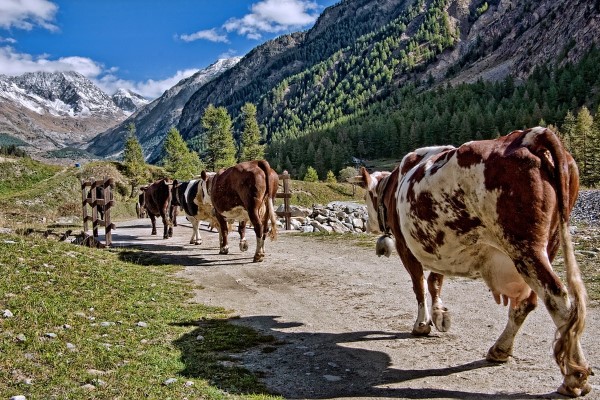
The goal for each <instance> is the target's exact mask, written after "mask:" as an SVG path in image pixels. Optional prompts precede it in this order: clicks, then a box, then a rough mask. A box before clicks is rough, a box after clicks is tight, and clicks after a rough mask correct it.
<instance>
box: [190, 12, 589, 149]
mask: <svg viewBox="0 0 600 400" xmlns="http://www.w3.org/2000/svg"><path fill="white" fill-rule="evenodd" d="M440 10H441V12H440ZM365 15H372V16H373V18H374V19H375V20H377V21H378V23H377V24H376V25H374V26H372V29H371V30H370V31H369V32H368V33H363V34H362V35H360V36H358V35H356V34H354V33H355V32H356V30H357V29H360V28H365V29H366V28H367V27H369V25H365V24H363V23H362V18H364V16H365ZM332 27H342V28H343V29H341V30H335V29H333V28H332ZM444 29H445V30H446V32H443V30H444ZM361 33H362V31H361ZM442 34H446V36H442ZM440 38H441V39H440ZM350 39H351V40H350ZM438 39H439V40H440V41H439V42H438V43H436V40H438ZM349 41H350V43H349ZM449 41H451V43H449ZM322 43H328V44H329V45H330V47H323V46H317V45H315V44H322ZM599 43H600V2H598V1H595V2H592V1H587V0H558V1H556V0H539V1H534V2H531V1H528V2H521V1H514V0H491V1H483V0H437V1H420V0H416V1H393V0H388V1H375V0H372V1H344V2H341V3H340V4H338V5H337V6H334V7H331V8H329V9H327V10H325V12H324V13H323V14H322V16H321V18H320V19H319V21H318V23H317V24H316V25H315V27H314V28H312V29H311V30H309V31H307V32H305V33H300V34H295V35H288V36H284V37H281V38H279V39H276V40H274V41H271V42H268V43H265V44H264V45H262V46H260V47H259V48H257V49H255V50H254V51H252V52H251V53H249V54H248V55H247V56H246V57H244V59H242V60H241V61H240V63H239V64H238V65H237V66H236V67H235V68H233V69H232V70H231V71H229V73H227V74H223V75H222V76H221V77H219V78H218V79H216V80H214V81H213V82H211V83H210V84H209V85H206V86H205V87H203V88H201V89H200V90H199V91H198V92H196V93H195V94H194V96H193V97H192V98H191V99H190V101H189V102H188V103H187V104H186V107H185V108H184V109H183V112H182V117H181V119H180V121H179V125H178V129H179V130H180V132H181V133H182V135H183V136H184V138H186V139H190V138H192V137H195V136H196V135H198V134H200V133H201V131H200V126H201V125H200V123H199V122H200V118H201V111H202V110H203V109H204V108H205V107H206V106H207V105H208V104H209V103H213V104H216V105H224V106H226V107H227V108H228V110H229V112H230V114H231V115H232V116H233V118H234V119H235V118H236V116H237V115H238V113H239V106H240V105H241V104H242V103H243V102H244V101H252V102H254V103H255V104H257V107H258V118H259V123H262V124H265V125H266V126H267V130H268V132H269V135H270V134H272V133H273V132H278V131H279V132H281V131H282V130H287V134H288V135H291V136H297V135H303V134H306V133H309V132H310V131H311V130H315V129H318V127H319V126H324V125H326V124H335V123H336V121H337V120H339V119H340V118H343V117H344V115H350V114H352V113H353V112H356V111H357V110H361V109H365V108H366V107H368V106H369V105H370V104H372V103H374V102H377V101H380V100H382V99H385V98H386V96H391V95H393V93H394V91H395V90H396V88H398V87H401V86H403V85H404V84H406V83H407V82H415V83H416V84H417V85H420V84H422V83H423V82H428V83H429V84H431V83H433V84H437V85H441V86H443V85H445V84H446V83H448V82H451V83H458V82H472V81H475V80H477V79H479V78H481V79H484V80H501V79H503V78H505V77H506V76H508V75H512V76H514V77H515V78H516V81H517V82H518V80H519V79H523V78H525V77H527V76H529V74H531V73H532V71H533V69H534V68H535V66H537V65H542V64H545V63H551V64H553V65H564V64H565V63H567V62H576V61H578V60H579V59H580V58H581V57H582V55H583V54H585V53H586V52H587V50H588V49H589V48H590V47H591V46H592V45H594V44H595V45H598V44H599ZM336 46H337V47H336ZM313 52H316V54H313ZM307 54H311V57H307V56H306V55H307ZM377 68H379V70H377ZM373 70H375V71H376V72H375V73H373V72H372V71H373ZM379 71H381V73H380V72H379ZM388 76H389V78H388ZM381 77H383V78H381ZM359 86H362V87H364V90H360V91H357V87H359ZM341 96H346V97H347V98H349V100H348V104H343V105H341V106H336V107H330V105H331V103H332V102H334V101H337V100H338V99H339V98H341ZM328 108H332V112H330V114H331V115H327V114H326V111H327V109H328ZM328 118H329V119H328ZM290 121H291V123H293V124H294V125H292V126H289V125H290ZM286 125H288V126H286ZM282 127H283V128H282Z"/></svg>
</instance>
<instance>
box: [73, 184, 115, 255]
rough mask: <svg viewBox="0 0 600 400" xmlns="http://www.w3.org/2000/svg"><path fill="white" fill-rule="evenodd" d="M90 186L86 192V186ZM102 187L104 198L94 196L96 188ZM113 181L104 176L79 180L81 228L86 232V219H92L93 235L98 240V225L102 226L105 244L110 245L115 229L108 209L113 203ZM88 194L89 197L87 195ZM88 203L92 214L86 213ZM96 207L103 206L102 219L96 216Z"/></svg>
mask: <svg viewBox="0 0 600 400" xmlns="http://www.w3.org/2000/svg"><path fill="white" fill-rule="evenodd" d="M88 186H89V187H90V190H89V192H88V190H87V187H88ZM100 186H101V187H103V188H104V198H103V199H98V198H96V188H97V187H100ZM114 187H115V183H114V181H113V180H112V179H108V178H104V179H103V180H96V179H94V178H90V180H89V181H85V180H83V179H82V180H81V203H82V206H83V230H84V232H87V230H88V221H92V230H93V237H94V239H95V240H98V227H99V226H103V227H104V232H105V238H106V239H105V240H106V246H107V247H108V246H110V245H111V243H112V230H113V229H115V224H113V223H112V222H111V221H110V219H111V218H110V214H111V213H110V209H111V207H113V206H114V205H115V201H114V199H113V190H114ZM88 194H89V196H90V197H89V198H88V197H87V196H88ZM88 204H89V205H90V207H92V216H89V215H88V211H87V206H88ZM98 207H104V220H101V219H99V218H98Z"/></svg>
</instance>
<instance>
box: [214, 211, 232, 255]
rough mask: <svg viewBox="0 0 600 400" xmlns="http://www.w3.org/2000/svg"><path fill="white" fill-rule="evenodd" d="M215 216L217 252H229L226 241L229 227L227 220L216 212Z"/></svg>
mask: <svg viewBox="0 0 600 400" xmlns="http://www.w3.org/2000/svg"><path fill="white" fill-rule="evenodd" d="M215 217H216V218H217V222H218V224H219V254H229V245H228V243H227V235H229V228H228V226H227V220H226V219H225V218H224V217H223V216H222V215H220V214H218V213H217V215H216V216H215Z"/></svg>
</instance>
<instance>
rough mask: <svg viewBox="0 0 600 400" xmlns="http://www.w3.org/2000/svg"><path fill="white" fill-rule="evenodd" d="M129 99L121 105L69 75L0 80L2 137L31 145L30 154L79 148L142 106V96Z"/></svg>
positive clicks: (44, 74)
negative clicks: (71, 147) (31, 152)
mask: <svg viewBox="0 0 600 400" xmlns="http://www.w3.org/2000/svg"><path fill="white" fill-rule="evenodd" d="M119 93H120V92H118V93H117V94H119ZM117 94H115V96H116V95H117ZM127 96H128V97H129V98H130V99H132V100H131V102H130V103H127V102H126V101H123V102H122V103H117V102H116V101H115V100H113V98H111V96H109V95H108V94H106V93H104V92H103V91H102V90H101V89H100V88H98V87H97V86H96V85H94V83H93V82H92V81H90V80H89V79H87V78H86V77H84V76H83V75H81V74H79V73H77V72H71V71H68V72H31V73H25V74H23V75H20V76H7V75H0V132H2V133H7V134H9V135H12V136H15V137H17V138H19V139H21V140H24V141H25V142H27V143H29V144H31V146H32V148H31V150H32V151H35V150H52V149H56V148H61V147H65V146H77V145H81V144H82V143H84V142H86V141H88V140H89V139H91V138H92V137H93V136H95V135H97V134H98V133H99V132H103V131H105V130H106V129H108V128H110V127H111V126H114V125H115V124H116V123H119V122H120V121H122V120H123V119H125V118H126V117H127V116H128V115H130V114H131V113H132V112H133V111H134V109H133V106H135V104H136V102H137V103H138V104H141V103H143V100H140V99H138V98H140V97H141V96H139V95H136V94H133V93H131V94H130V93H128V94H127ZM133 99H135V100H133ZM146 102H147V101H146ZM122 105H124V106H123V107H122Z"/></svg>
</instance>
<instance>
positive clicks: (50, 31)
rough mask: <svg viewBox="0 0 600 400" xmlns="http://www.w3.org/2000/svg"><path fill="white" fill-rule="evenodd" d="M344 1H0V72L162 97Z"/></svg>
mask: <svg viewBox="0 0 600 400" xmlns="http://www.w3.org/2000/svg"><path fill="white" fill-rule="evenodd" d="M338 1H339V0H216V1H215V0H0V74H5V75H21V74H23V73H25V72H32V71H66V70H74V71H77V72H80V73H81V74H83V75H85V76H86V77H88V78H90V79H91V80H92V81H93V82H94V83H96V84H97V85H98V86H99V87H100V88H102V89H103V90H104V91H105V92H107V93H108V94H112V93H113V92H114V91H115V90H116V89H117V88H120V87H124V88H127V89H131V90H133V91H135V92H137V93H139V94H141V95H143V96H146V97H148V98H149V99H153V98H156V97H158V96H160V95H161V94H162V92H164V91H165V90H166V89H168V88H170V87H172V86H173V85H175V84H176V83H177V82H179V81H180V80H181V79H183V78H186V77H188V76H190V75H192V74H193V73H194V72H196V71H197V70H199V69H202V68H205V67H207V66H208V65H210V64H212V63H213V62H214V61H216V60H217V59H219V58H225V57H233V56H243V55H244V54H246V53H248V52H249V51H250V50H251V49H253V48H254V47H256V46H258V45H259V44H261V43H263V42H265V41H267V40H269V39H272V38H274V37H276V36H279V35H282V34H285V33H289V32H296V31H301V30H306V29H309V28H310V27H312V26H313V25H314V22H315V21H316V19H317V17H318V16H319V14H320V13H321V12H322V11H323V10H324V9H325V7H328V6H330V5H333V4H335V3H337V2H338Z"/></svg>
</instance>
